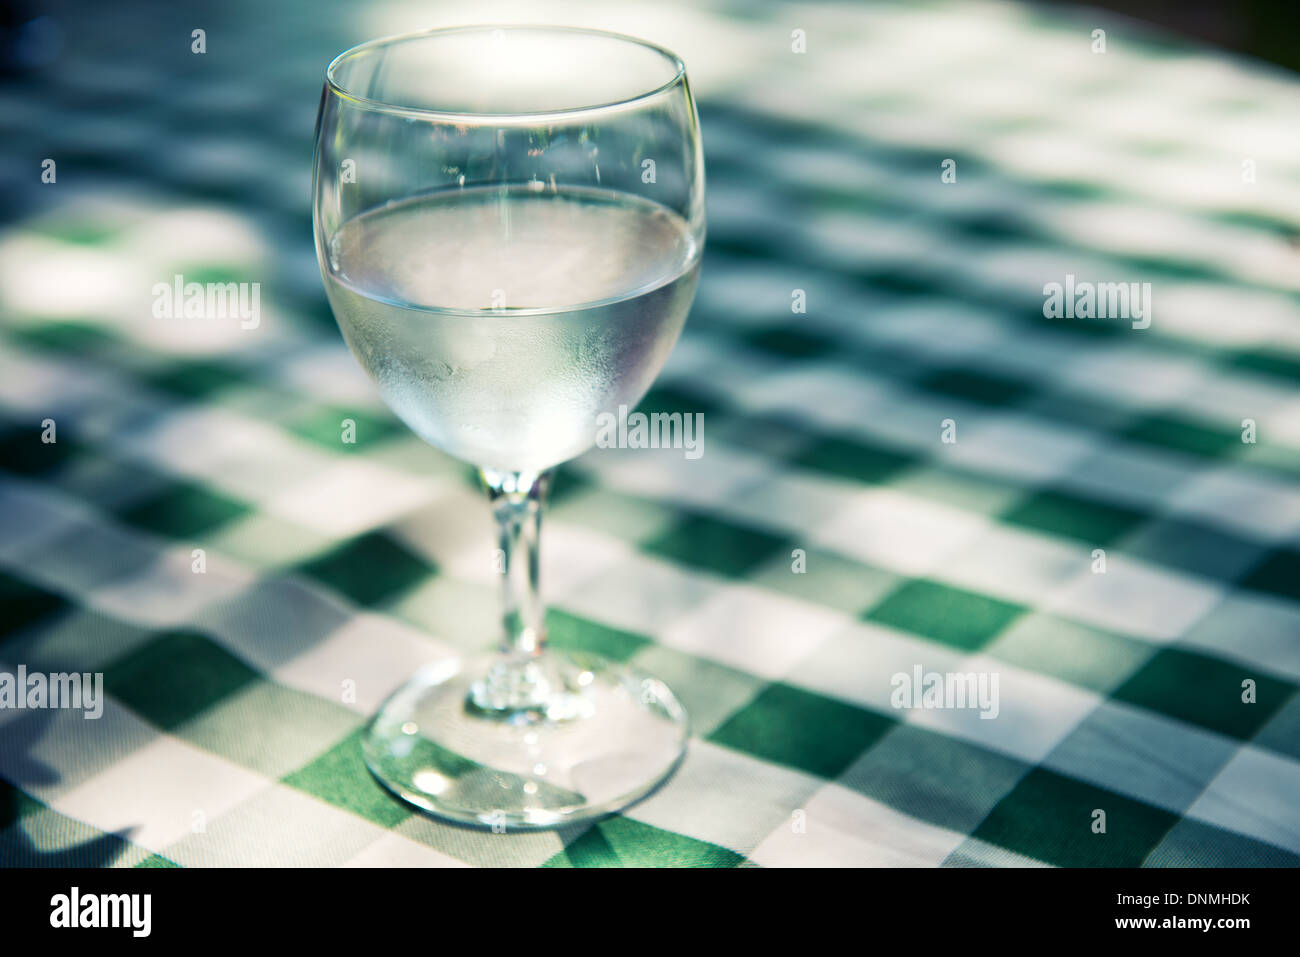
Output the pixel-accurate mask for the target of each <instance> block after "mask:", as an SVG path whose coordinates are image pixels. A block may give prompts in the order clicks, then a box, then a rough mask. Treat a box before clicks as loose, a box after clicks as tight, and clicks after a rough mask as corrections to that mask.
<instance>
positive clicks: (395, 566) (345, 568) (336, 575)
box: [300, 532, 437, 605]
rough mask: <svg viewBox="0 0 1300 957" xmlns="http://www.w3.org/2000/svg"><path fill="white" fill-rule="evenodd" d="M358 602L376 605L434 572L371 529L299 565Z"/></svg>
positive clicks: (426, 562)
mask: <svg viewBox="0 0 1300 957" xmlns="http://www.w3.org/2000/svg"><path fill="white" fill-rule="evenodd" d="M300 571H302V572H303V573H304V574H306V575H309V576H311V577H312V578H315V579H316V580H317V581H321V582H324V583H325V584H326V585H329V586H330V587H331V588H333V589H335V590H336V591H339V592H342V593H343V594H344V595H347V596H348V597H349V598H351V599H352V600H353V601H355V602H356V603H357V604H359V605H377V604H379V603H381V602H384V601H387V600H388V599H390V598H393V597H395V596H397V595H399V594H401V593H403V592H406V591H408V590H410V589H411V588H414V587H415V586H416V585H418V584H419V583H420V582H423V581H424V580H425V579H426V578H428V577H430V576H432V575H434V574H435V573H436V571H437V570H436V569H435V568H434V566H433V564H432V563H431V562H429V561H427V560H426V559H424V558H421V557H420V556H419V555H416V554H415V553H414V552H412V551H411V550H410V549H409V548H407V547H406V546H405V545H402V544H400V543H399V542H397V541H395V540H394V539H393V538H392V537H391V536H389V535H387V534H385V533H384V532H370V533H369V534H367V535H362V536H361V537H359V538H354V539H351V540H349V541H347V542H345V543H343V544H342V545H340V546H338V547H337V548H335V549H333V550H332V551H329V552H327V553H326V554H324V555H321V556H320V557H319V558H316V559H314V560H312V561H310V562H307V563H306V564H304V565H301V566H300Z"/></svg>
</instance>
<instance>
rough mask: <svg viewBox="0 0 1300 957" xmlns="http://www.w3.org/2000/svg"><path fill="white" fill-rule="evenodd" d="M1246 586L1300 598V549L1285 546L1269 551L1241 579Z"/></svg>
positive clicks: (1286, 596) (1287, 596)
mask: <svg viewBox="0 0 1300 957" xmlns="http://www.w3.org/2000/svg"><path fill="white" fill-rule="evenodd" d="M1240 584H1241V585H1242V586H1243V587H1245V588H1254V589H1256V590H1257V591H1266V592H1271V593H1272V594H1274V595H1281V596H1282V597H1284V598H1293V599H1296V600H1300V551H1296V550H1295V549H1290V548H1283V549H1278V550H1277V551H1275V552H1271V553H1269V554H1268V555H1267V556H1265V558H1264V559H1263V560H1262V561H1261V562H1259V564H1257V565H1256V566H1255V567H1254V568H1252V569H1251V570H1250V572H1249V573H1247V574H1246V576H1245V577H1244V578H1242V579H1241V582H1240Z"/></svg>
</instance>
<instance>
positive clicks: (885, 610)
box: [863, 579, 1025, 651]
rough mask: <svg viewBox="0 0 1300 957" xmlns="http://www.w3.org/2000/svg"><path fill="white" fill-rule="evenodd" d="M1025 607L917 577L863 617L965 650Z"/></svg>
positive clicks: (982, 642) (980, 644)
mask: <svg viewBox="0 0 1300 957" xmlns="http://www.w3.org/2000/svg"><path fill="white" fill-rule="evenodd" d="M1024 611H1025V608H1024V607H1022V606H1020V605H1013V604H1011V603H1010V602H1005V601H1000V600H998V599H997V598H989V597H988V596H987V595H980V594H976V593H975V592H970V591H966V590H964V589H961V588H953V587H952V586H951V585H941V584H939V583H938V582H935V581H928V580H925V579H916V580H913V581H910V582H907V583H906V584H904V585H903V586H902V587H901V588H899V589H898V590H897V591H894V592H892V593H891V594H889V595H887V596H885V599H884V601H882V602H881V603H880V604H878V605H877V606H876V607H875V608H872V609H871V610H870V611H868V612H867V613H866V614H865V615H864V616H863V618H865V619H866V620H867V621H875V622H879V623H880V624H882V625H889V626H890V627H891V628H900V629H902V630H903V631H910V632H912V633H913V634H917V635H921V636H922V637H925V638H930V639H932V640H934V641H941V642H943V643H944V644H946V645H952V646H953V647H954V648H960V649H961V650H963V651H977V650H979V649H980V648H982V647H984V645H985V644H986V643H987V642H988V641H989V640H990V639H991V638H993V637H994V636H995V635H997V634H998V633H999V632H1001V631H1002V630H1003V629H1004V628H1006V627H1007V625H1009V624H1011V622H1013V621H1015V619H1016V618H1017V617H1019V616H1020V615H1021V614H1023V613H1024Z"/></svg>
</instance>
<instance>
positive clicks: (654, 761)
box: [362, 649, 687, 830]
mask: <svg viewBox="0 0 1300 957" xmlns="http://www.w3.org/2000/svg"><path fill="white" fill-rule="evenodd" d="M686 730H687V728H686V713H685V711H684V710H683V709H682V706H681V705H680V704H678V702H677V699H676V698H675V697H674V696H673V693H672V692H671V691H670V690H668V688H667V686H665V685H664V684H663V682H661V681H658V680H657V679H655V678H651V677H649V676H648V675H644V674H641V673H640V672H637V671H635V670H634V669H630V668H627V667H625V666H623V665H619V664H617V663H615V662H611V661H607V660H605V659H603V658H598V657H595V656H590V655H578V654H573V655H570V654H568V653H565V652H559V651H553V650H550V649H548V650H547V651H546V652H545V653H544V654H543V655H542V656H540V657H539V658H537V659H533V660H531V661H526V662H524V663H522V664H516V663H513V662H511V661H510V660H509V659H506V658H503V657H501V656H491V657H484V658H478V659H468V660H462V661H449V662H437V663H435V664H432V665H429V666H427V667H425V668H423V669H421V670H420V671H419V672H417V673H416V674H415V676H414V677H413V678H411V680H410V681H408V682H407V683H406V684H405V685H403V686H402V687H401V688H399V689H398V690H397V691H396V692H394V693H393V695H392V696H391V697H389V699H388V700H387V701H385V702H384V704H383V706H382V707H381V708H380V709H379V713H378V714H377V715H375V717H374V719H373V720H372V721H371V722H370V726H369V727H368V728H367V729H366V733H365V735H364V737H363V739H362V751H363V753H364V755H365V760H366V764H367V765H368V766H369V768H370V771H371V773H372V774H374V776H375V777H376V778H378V779H379V781H380V783H381V784H383V785H384V786H385V787H386V788H388V789H389V790H390V791H392V792H393V793H394V794H396V795H397V796H398V797H401V798H403V799H405V800H406V801H409V802H410V803H411V804H414V805H415V806H416V807H418V808H421V809H423V810H425V811H428V812H430V813H432V814H434V815H437V816H440V817H445V818H449V819H451V820H453V821H457V822H460V823H463V824H475V825H480V826H483V827H490V828H492V829H493V830H512V829H535V828H545V827H558V826H561V825H565V824H570V823H573V822H577V821H583V820H587V819H590V818H593V817H599V816H601V815H605V814H609V813H611V812H613V811H617V810H619V809H620V808H624V807H626V806H627V805H629V804H631V803H633V802H634V801H637V800H639V799H640V798H642V797H644V796H645V795H646V794H648V793H649V792H650V791H652V790H653V789H654V788H655V787H656V786H657V785H658V784H659V783H660V782H661V781H663V780H664V779H665V778H666V777H668V775H669V774H671V773H672V772H673V770H674V769H675V768H676V767H677V763H678V762H679V761H680V760H681V757H682V754H683V753H684V750H685V747H686Z"/></svg>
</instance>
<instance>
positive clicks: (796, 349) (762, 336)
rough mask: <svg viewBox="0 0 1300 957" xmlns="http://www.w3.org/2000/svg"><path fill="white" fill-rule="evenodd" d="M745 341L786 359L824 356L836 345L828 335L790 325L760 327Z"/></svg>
mask: <svg viewBox="0 0 1300 957" xmlns="http://www.w3.org/2000/svg"><path fill="white" fill-rule="evenodd" d="M745 341H746V342H748V343H749V344H750V345H751V346H753V347H755V348H756V349H761V350H763V351H764V352H770V353H772V354H773V355H777V356H782V357H783V358H787V359H813V358H816V357H818V356H824V355H826V354H828V353H830V352H832V351H833V350H834V349H835V348H836V347H837V345H838V344H837V343H836V341H835V340H834V339H832V338H831V337H830V336H825V335H821V334H819V333H816V332H811V331H809V330H807V329H797V328H794V327H792V326H778V327H776V328H774V329H761V330H759V331H758V332H754V333H751V334H749V335H748V336H746V337H745Z"/></svg>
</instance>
